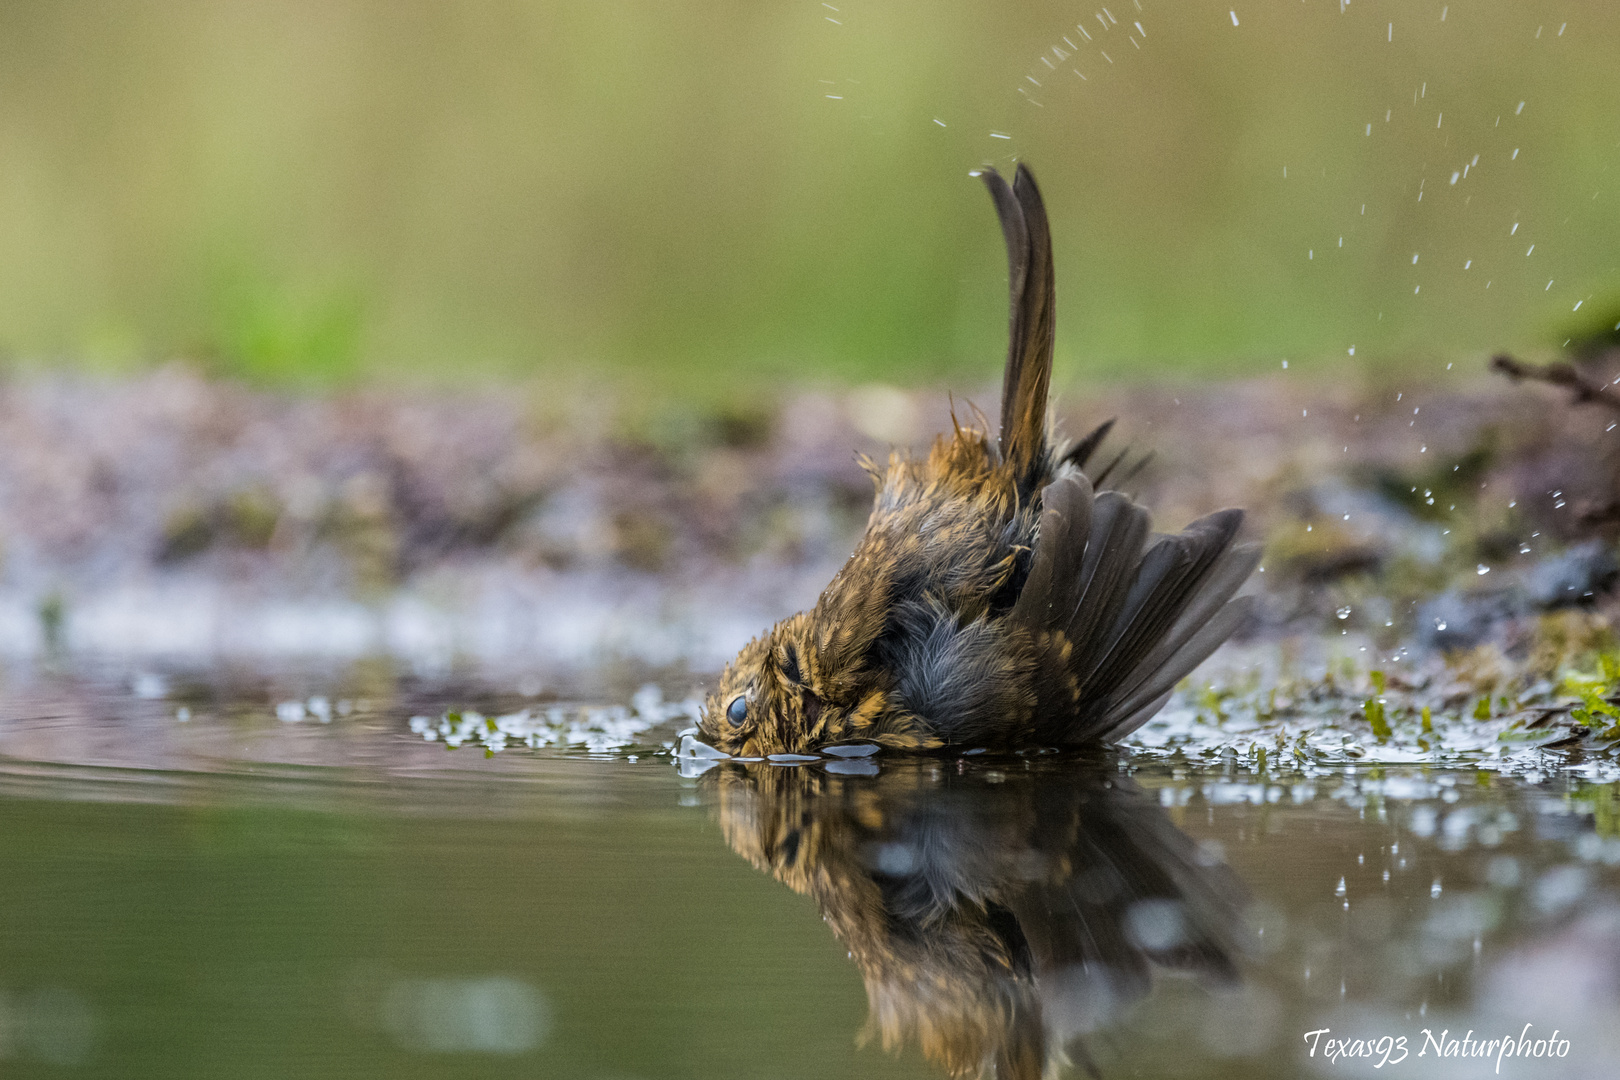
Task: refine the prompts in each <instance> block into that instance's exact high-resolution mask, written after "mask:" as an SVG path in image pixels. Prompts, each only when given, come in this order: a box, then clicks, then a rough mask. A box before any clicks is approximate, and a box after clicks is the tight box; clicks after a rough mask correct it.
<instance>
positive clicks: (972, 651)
mask: <svg viewBox="0 0 1620 1080" xmlns="http://www.w3.org/2000/svg"><path fill="white" fill-rule="evenodd" d="M976 175H977V176H978V177H979V178H980V179H981V180H982V181H983V182H984V184H985V186H986V187H987V188H988V189H989V191H990V195H991V199H992V201H993V203H994V205H995V210H996V214H997V217H998V218H999V220H1000V224H1001V231H1002V236H1003V238H1004V240H1005V242H1006V248H1007V262H1008V284H1009V289H1010V293H1011V300H1010V305H1009V309H1010V311H1009V337H1010V341H1009V344H1008V347H1007V361H1006V368H1005V371H1004V374H1003V378H1002V396H1001V416H1000V429H999V432H998V433H997V434H996V435H995V436H994V437H992V436H991V435H990V433H989V430H988V429H989V426H990V425H989V422H988V420H987V419H986V418H983V417H982V415H981V416H980V417H978V420H979V423H977V424H974V423H971V422H970V423H963V422H962V420H961V419H960V418H958V417H957V416H956V415H955V410H954V409H953V411H952V430H951V431H949V432H947V433H945V434H942V435H940V436H938V437H937V438H936V439H935V440H934V441H933V444H932V445H931V446H930V447H929V449H928V450H927V452H926V453H924V454H913V453H910V452H907V451H904V450H899V449H896V450H891V452H890V454H889V457H888V461H887V464H886V465H884V466H882V467H879V466H878V465H877V464H875V463H874V462H872V461H870V460H867V461H865V462H864V465H865V467H866V469H867V471H868V472H869V473H870V474H871V476H872V479H873V482H874V486H875V489H876V490H875V497H874V500H873V505H872V510H871V514H870V516H869V517H868V520H867V524H866V528H865V531H864V532H863V533H862V535H861V537H860V539H859V541H858V542H857V543H856V546H855V549H854V552H853V554H851V556H850V558H849V560H848V561H847V562H846V563H845V564H844V566H843V568H842V569H840V570H839V571H838V573H837V574H836V575H835V576H834V578H833V580H832V582H831V583H830V584H828V586H827V587H826V589H825V590H823V591H822V593H821V595H820V597H819V598H818V599H817V601H816V603H815V606H814V607H813V608H811V609H810V610H808V611H802V612H799V613H798V614H796V615H792V616H790V617H788V618H786V619H784V620H782V621H781V622H779V623H777V624H776V625H775V626H773V627H772V628H771V629H770V630H769V631H767V632H766V633H764V634H761V635H760V636H758V637H756V638H754V639H753V640H752V641H750V642H749V643H748V644H747V645H746V646H744V647H743V649H742V650H741V651H740V652H739V653H738V654H737V656H736V658H735V659H733V660H732V661H731V663H729V664H728V665H727V666H726V668H725V670H724V671H723V672H722V673H721V675H720V678H719V681H718V683H717V685H716V686H715V688H714V689H713V691H711V692H710V693H709V694H708V695H707V696H706V698H705V701H704V704H703V708H702V710H701V717H700V719H699V722H698V725H697V728H698V732H697V738H698V740H699V741H701V742H704V743H706V744H708V745H709V746H710V747H712V748H713V749H714V750H716V751H718V752H720V753H724V754H729V755H731V756H734V757H745V758H746V757H764V756H769V755H772V754H805V753H807V752H812V751H815V750H818V749H819V748H821V747H824V746H830V745H837V744H861V743H866V744H876V745H877V746H878V747H882V748H888V749H891V750H896V751H919V752H920V751H941V750H949V749H950V748H952V747H957V748H963V749H966V748H980V747H982V748H984V749H986V750H1016V749H1019V748H1023V747H1029V746H1053V747H1064V746H1079V745H1092V744H1098V743H1106V742H1112V741H1117V740H1118V739H1121V738H1123V737H1124V736H1125V735H1127V734H1129V733H1130V732H1131V731H1133V730H1135V729H1136V728H1137V727H1139V726H1141V725H1142V724H1143V723H1145V722H1146V721H1147V720H1148V719H1150V718H1151V717H1152V716H1153V714H1154V713H1156V712H1157V711H1158V710H1159V709H1160V708H1162V707H1163V706H1164V704H1165V703H1166V701H1168V699H1169V697H1170V695H1171V693H1172V692H1173V690H1174V688H1175V686H1176V684H1177V683H1178V682H1180V681H1181V679H1182V678H1184V677H1185V676H1186V675H1188V674H1189V673H1190V672H1191V671H1192V670H1193V669H1194V668H1195V667H1197V666H1198V664H1200V663H1202V662H1203V660H1204V659H1206V658H1207V657H1208V656H1209V655H1210V654H1211V653H1212V652H1214V651H1215V649H1216V648H1218V647H1219V646H1220V645H1221V643H1222V642H1224V641H1225V640H1226V638H1227V637H1229V636H1230V635H1231V633H1232V632H1233V631H1234V630H1235V629H1236V628H1237V627H1238V626H1239V625H1240V624H1241V623H1242V621H1243V619H1244V618H1245V613H1246V611H1247V609H1248V603H1249V598H1247V597H1238V598H1236V599H1234V594H1235V593H1236V592H1237V590H1238V589H1239V588H1240V587H1241V586H1242V584H1243V583H1244V581H1245V580H1246V579H1247V578H1248V577H1249V575H1250V573H1251V572H1252V571H1253V569H1254V567H1255V565H1256V564H1257V563H1258V561H1259V557H1260V552H1259V548H1258V546H1257V545H1254V544H1241V543H1237V542H1236V541H1237V536H1238V531H1239V529H1240V527H1241V525H1242V522H1243V512H1242V511H1241V510H1237V509H1227V510H1221V511H1218V512H1216V513H1213V514H1210V515H1208V516H1206V517H1202V518H1199V519H1198V520H1196V521H1194V522H1192V523H1191V524H1190V525H1188V526H1187V527H1186V528H1185V529H1184V530H1182V531H1181V532H1179V533H1176V534H1173V535H1155V534H1152V532H1151V523H1150V522H1151V519H1150V515H1149V513H1148V511H1147V510H1146V509H1145V508H1143V507H1142V506H1140V505H1139V504H1138V503H1136V502H1135V501H1134V500H1133V499H1132V498H1131V497H1130V496H1129V495H1127V494H1125V493H1123V492H1120V491H1116V490H1108V489H1106V488H1105V489H1103V490H1098V488H1099V487H1100V486H1101V484H1102V482H1103V480H1104V478H1105V477H1104V474H1103V473H1099V476H1098V480H1097V481H1095V482H1094V481H1093V480H1092V479H1090V478H1089V477H1088V475H1087V474H1086V472H1085V466H1086V465H1087V463H1088V461H1089V459H1090V457H1091V455H1092V454H1093V452H1094V451H1095V450H1096V448H1097V445H1098V444H1099V443H1100V442H1101V441H1102V439H1103V437H1104V436H1106V435H1107V434H1108V430H1109V426H1110V424H1111V423H1112V421H1110V422H1109V423H1108V424H1104V425H1102V426H1101V427H1099V428H1098V429H1097V430H1095V431H1093V432H1091V433H1090V434H1088V435H1086V436H1085V437H1084V438H1082V439H1080V440H1079V441H1078V442H1076V443H1074V444H1073V445H1069V444H1067V443H1066V442H1065V441H1063V440H1062V439H1060V438H1058V437H1057V436H1056V434H1055V433H1054V432H1053V430H1052V427H1051V424H1050V421H1049V418H1048V415H1047V397H1048V390H1049V387H1050V385H1051V377H1052V351H1053V342H1054V333H1055V331H1054V327H1055V306H1056V290H1055V285H1054V282H1053V263H1052V235H1051V228H1050V225H1049V223H1048V220H1047V215H1046V207H1045V203H1044V201H1043V200H1042V197H1041V193H1040V189H1039V188H1038V187H1036V184H1035V178H1034V175H1033V174H1032V173H1031V172H1030V170H1029V168H1028V166H1027V165H1025V164H1023V163H1019V164H1018V166H1017V170H1016V172H1015V174H1014V179H1013V182H1012V183H1011V184H1009V183H1008V182H1007V181H1006V179H1005V178H1004V177H1003V176H1002V175H1001V174H1000V173H999V172H998V171H997V170H996V169H994V168H993V167H985V168H983V169H980V170H977V171H976Z"/></svg>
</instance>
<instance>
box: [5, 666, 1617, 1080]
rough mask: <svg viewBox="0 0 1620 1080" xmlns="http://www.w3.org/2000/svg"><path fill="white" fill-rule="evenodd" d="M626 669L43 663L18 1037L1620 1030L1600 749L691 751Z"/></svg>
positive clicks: (24, 773)
mask: <svg viewBox="0 0 1620 1080" xmlns="http://www.w3.org/2000/svg"><path fill="white" fill-rule="evenodd" d="M154 680H156V681H154ZM289 687H296V688H297V690H298V692H297V693H296V695H295V694H293V693H291V692H290V691H289V690H288V689H287V688H289ZM312 689H313V690H314V691H315V692H311V690H312ZM323 689H324V690H325V691H326V692H325V693H321V692H320V691H321V690H323ZM367 693H370V694H371V695H372V696H371V697H369V698H368V697H366V696H365V695H366V694H367ZM599 700H600V701H601V702H613V701H619V702H627V703H624V704H618V705H613V704H595V705H593V704H591V703H589V702H579V701H563V700H560V699H552V698H547V697H540V696H529V697H523V696H521V695H518V694H514V693H510V692H508V693H504V694H495V693H491V692H489V691H488V690H487V689H483V688H480V687H479V686H478V685H475V684H473V683H466V684H459V683H456V684H453V683H449V682H442V683H435V684H415V683H404V684H401V683H393V684H388V691H387V692H383V690H380V689H378V686H376V685H372V686H371V687H370V688H369V689H368V684H367V683H366V682H365V680H364V679H363V678H357V677H354V676H352V675H350V676H345V677H344V678H337V677H327V676H320V675H308V674H306V675H304V676H302V677H299V678H292V677H286V676H283V677H280V678H279V679H263V680H258V681H255V680H252V679H245V678H244V679H238V680H236V681H234V682H223V683H222V682H217V681H216V682H215V683H213V684H204V683H200V682H188V681H187V680H185V679H183V678H179V677H170V678H166V679H158V677H156V676H152V677H149V678H148V679H147V680H146V681H145V682H142V681H140V680H133V681H125V680H118V681H115V680H110V679H95V678H68V677H66V676H38V675H35V676H30V677H28V678H14V679H13V681H12V683H11V684H10V686H9V688H8V690H7V692H6V696H5V702H4V710H5V711H4V713H3V720H0V920H3V922H0V925H4V926H5V927H6V931H5V933H4V934H3V935H0V1065H3V1068H4V1069H5V1070H6V1073H7V1075H17V1076H33V1075H39V1076H45V1075H52V1076H54V1075H71V1074H80V1075H87V1076H94V1075H106V1076H121V1077H123V1076H144V1075H151V1076H164V1077H173V1076H223V1075H230V1076H256V1075H265V1076H271V1075H274V1076H284V1075H289V1074H297V1075H302V1076H328V1075H329V1076H372V1075H376V1076H384V1075H387V1076H395V1077H398V1076H429V1075H431V1076H435V1077H438V1076H459V1075H466V1076H506V1075H511V1076H564V1077H583V1078H588V1077H603V1078H609V1077H613V1078H625V1077H666V1076H667V1077H705V1078H707V1077H727V1076H736V1077H760V1076H773V1077H775V1076H781V1077H792V1076H805V1077H812V1076H814V1077H822V1076H839V1075H862V1076H917V1077H922V1076H944V1075H948V1070H949V1069H950V1068H953V1067H954V1068H956V1069H959V1070H963V1071H966V1072H967V1073H968V1074H970V1075H971V1074H972V1070H974V1069H976V1068H977V1067H978V1065H979V1064H981V1063H996V1065H997V1067H998V1068H999V1069H1000V1070H1001V1075H1004V1076H1018V1075H1031V1076H1038V1075H1040V1074H1041V1070H1042V1069H1043V1068H1045V1067H1046V1066H1048V1065H1049V1064H1052V1063H1055V1062H1060V1061H1061V1060H1063V1059H1064V1058H1065V1057H1066V1058H1067V1060H1069V1061H1070V1062H1072V1064H1071V1065H1070V1066H1069V1068H1070V1070H1071V1072H1072V1073H1073V1074H1074V1075H1083V1074H1084V1072H1085V1069H1086V1068H1087V1066H1088V1064H1089V1065H1090V1066H1091V1067H1094V1068H1096V1069H1098V1070H1099V1071H1100V1072H1101V1073H1102V1075H1104V1076H1160V1075H1176V1076H1231V1077H1238V1076H1245V1077H1247V1076H1279V1077H1281V1076H1297V1075H1309V1074H1311V1073H1312V1070H1315V1071H1317V1072H1321V1073H1322V1074H1324V1075H1331V1074H1335V1073H1343V1072H1349V1071H1365V1072H1366V1073H1367V1074H1368V1075H1379V1074H1380V1073H1384V1072H1393V1073H1398V1074H1401V1075H1412V1076H1427V1075H1436V1076H1453V1075H1455V1076H1464V1075H1467V1076H1476V1075H1477V1076H1482V1075H1487V1074H1491V1075H1495V1072H1494V1069H1495V1067H1496V1065H1497V1062H1496V1061H1495V1060H1494V1058H1493V1059H1492V1060H1490V1061H1485V1060H1483V1059H1480V1058H1472V1059H1462V1058H1441V1059H1439V1060H1437V1058H1436V1049H1435V1044H1436V1043H1438V1044H1439V1045H1441V1046H1445V1045H1447V1044H1448V1042H1447V1041H1448V1040H1452V1039H1456V1040H1459V1042H1458V1043H1457V1050H1458V1051H1459V1052H1461V1051H1463V1050H1464V1049H1477V1048H1478V1047H1477V1045H1475V1043H1473V1042H1470V1043H1468V1044H1464V1043H1462V1042H1461V1041H1460V1040H1461V1039H1463V1038H1464V1037H1465V1035H1466V1033H1468V1032H1470V1030H1471V1031H1472V1034H1471V1035H1467V1037H1468V1038H1470V1039H1471V1040H1479V1039H1481V1038H1484V1039H1486V1040H1489V1039H1500V1038H1501V1037H1502V1035H1503V1034H1504V1033H1511V1034H1513V1035H1514V1036H1515V1037H1517V1036H1519V1035H1521V1033H1522V1032H1523V1029H1524V1025H1526V1024H1529V1025H1531V1028H1530V1032H1529V1035H1530V1038H1531V1042H1530V1046H1531V1049H1532V1050H1533V1047H1534V1038H1535V1037H1541V1038H1547V1037H1550V1036H1552V1034H1553V1032H1554V1030H1555V1029H1557V1032H1558V1035H1557V1039H1558V1040H1559V1041H1558V1042H1557V1043H1556V1044H1554V1045H1555V1046H1556V1047H1558V1048H1562V1050H1563V1053H1564V1055H1565V1056H1563V1057H1551V1058H1548V1057H1542V1058H1539V1059H1531V1060H1515V1059H1513V1058H1508V1059H1506V1060H1503V1061H1502V1062H1501V1075H1518V1076H1538V1077H1539V1076H1607V1075H1612V1074H1613V1071H1614V1069H1615V1067H1616V1065H1617V1063H1620V1034H1616V1033H1615V1031H1614V1026H1613V1024H1612V1019H1613V1017H1614V1016H1615V1015H1616V1009H1617V1008H1620V799H1617V793H1616V786H1615V785H1614V784H1613V783H1612V782H1610V783H1597V782H1593V781H1591V780H1588V779H1583V778H1581V776H1580V768H1579V765H1578V763H1571V762H1569V761H1568V760H1564V759H1557V760H1555V759H1554V758H1553V757H1552V756H1550V755H1549V756H1548V757H1547V758H1546V760H1545V762H1544V766H1545V767H1544V768H1541V769H1524V768H1521V769H1517V770H1503V769H1501V768H1499V767H1490V768H1480V767H1478V766H1477V765H1470V764H1468V763H1466V762H1461V763H1459V762H1455V761H1452V762H1448V763H1443V764H1439V765H1436V764H1425V763H1422V762H1417V763H1408V764H1402V765H1399V766H1389V765H1382V766H1381V765H1376V764H1374V765H1369V764H1355V763H1346V764H1332V765H1319V764H1312V763H1309V762H1304V763H1301V762H1297V761H1295V762H1290V763H1289V764H1288V765H1287V767H1285V768H1279V767H1278V766H1277V765H1276V763H1275V762H1273V763H1272V765H1271V766H1270V767H1263V768H1258V769H1257V768H1255V767H1253V762H1249V763H1248V764H1246V765H1244V766H1242V767H1240V765H1239V762H1238V761H1237V759H1236V757H1235V756H1234V755H1222V754H1219V753H1211V754H1208V755H1205V754H1203V753H1201V752H1191V751H1188V750H1185V749H1183V750H1180V751H1175V752H1167V751H1165V750H1163V749H1151V748H1137V749H1135V750H1127V751H1126V752H1123V753H1120V754H1114V755H1106V756H1098V757H1084V756H1075V755H1068V754H1055V753H1044V754H1043V753H1032V754H1027V755H1015V756H1007V757H996V756H993V755H989V754H967V755H961V756H948V757H940V758H924V759H902V758H891V757H888V756H885V755H877V756H875V757H871V758H854V759H842V760H839V759H830V758H828V759H823V760H820V761H817V762H814V763H809V764H803V765H797V766H784V765H776V764H773V763H759V764H739V763H736V762H722V763H719V764H717V765H714V766H712V767H705V764H704V763H693V762H690V761H689V762H686V763H684V766H683V767H676V765H675V763H674V762H673V761H672V759H671V756H670V749H669V747H670V745H671V744H673V743H675V741H676V733H677V731H679V730H680V729H681V728H682V727H683V726H684V725H685V724H687V723H688V722H689V719H688V717H689V713H690V705H689V704H688V703H685V702H683V701H679V700H666V699H665V698H664V696H663V695H661V694H660V693H659V692H658V691H657V690H656V689H654V688H652V687H648V688H646V689H644V690H642V691H640V692H638V693H634V694H618V693H617V692H616V691H612V690H611V688H607V687H604V688H603V693H602V695H601V697H600V699H599ZM451 744H454V745H451ZM496 747H499V748H500V749H499V750H498V751H497V750H496ZM1322 1029H1327V1031H1326V1032H1325V1033H1320V1034H1318V1035H1316V1036H1315V1038H1314V1040H1313V1039H1311V1038H1309V1037H1308V1033H1310V1032H1313V1031H1315V1032H1322ZM1425 1030H1427V1031H1428V1032H1429V1036H1427V1037H1426V1036H1425V1035H1424V1031H1425ZM1443 1032H1444V1033H1447V1034H1446V1035H1444V1036H1442V1033H1443ZM1341 1036H1342V1037H1345V1038H1347V1039H1350V1040H1352V1042H1351V1045H1352V1046H1354V1045H1356V1044H1355V1043H1354V1042H1353V1040H1354V1039H1356V1038H1363V1039H1367V1040H1369V1042H1370V1043H1371V1045H1372V1046H1373V1047H1374V1048H1376V1047H1377V1046H1379V1045H1380V1043H1379V1040H1383V1039H1385V1038H1386V1037H1387V1044H1385V1045H1386V1046H1387V1049H1385V1050H1384V1051H1382V1052H1380V1053H1378V1054H1376V1056H1374V1057H1373V1058H1371V1059H1366V1058H1339V1059H1338V1060H1336V1061H1331V1062H1325V1061H1324V1055H1325V1053H1326V1052H1327V1051H1328V1049H1329V1046H1328V1043H1329V1041H1330V1040H1337V1039H1339V1038H1340V1037H1341ZM1401 1038H1404V1039H1405V1043H1404V1049H1405V1051H1406V1053H1405V1056H1404V1058H1403V1059H1402V1060H1400V1061H1396V1060H1395V1058H1397V1057H1400V1056H1401V1055H1400V1049H1399V1047H1400V1045H1401V1044H1399V1043H1398V1042H1397V1040H1399V1039H1401ZM885 1044H887V1048H885ZM1313 1047H1314V1049H1315V1051H1316V1052H1315V1054H1314V1056H1313V1055H1312V1053H1311V1051H1312V1049H1313ZM1363 1048H1365V1047H1363ZM1544 1053H1545V1050H1544ZM1380 1058H1384V1059H1387V1063H1386V1064H1385V1065H1384V1067H1383V1068H1382V1069H1373V1068H1372V1066H1373V1065H1375V1064H1377V1063H1378V1062H1379V1060H1380Z"/></svg>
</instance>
